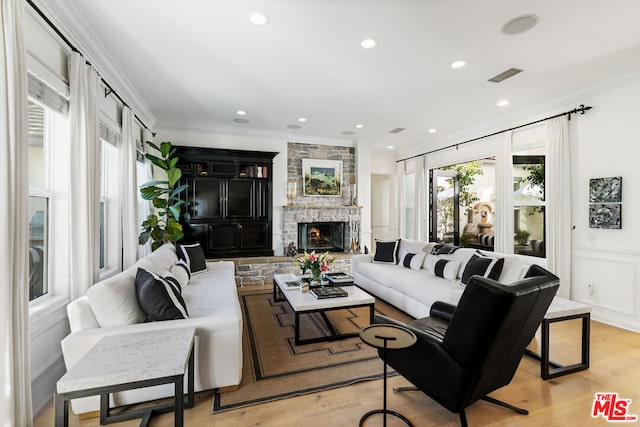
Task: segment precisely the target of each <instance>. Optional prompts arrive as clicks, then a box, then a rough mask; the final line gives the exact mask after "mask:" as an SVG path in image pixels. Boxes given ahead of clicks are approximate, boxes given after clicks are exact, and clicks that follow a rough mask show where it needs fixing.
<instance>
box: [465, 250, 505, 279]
mask: <svg viewBox="0 0 640 427" xmlns="http://www.w3.org/2000/svg"><path fill="white" fill-rule="evenodd" d="M503 266H504V258H491V257H487V256H484V255H482V254H481V253H479V252H478V253H476V254H473V255H472V256H471V258H470V259H469V261H468V262H467V265H466V266H465V267H464V272H463V273H462V278H461V280H460V281H461V282H462V284H464V285H466V284H468V283H469V280H470V279H471V276H476V275H478V276H483V277H488V278H489V279H493V280H498V279H499V278H500V274H501V273H502V267H503Z"/></svg>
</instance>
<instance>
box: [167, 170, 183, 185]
mask: <svg viewBox="0 0 640 427" xmlns="http://www.w3.org/2000/svg"><path fill="white" fill-rule="evenodd" d="M181 177H182V170H181V169H178V168H171V169H169V170H168V171H167V178H169V187H171V188H173V186H174V185H176V183H177V182H178V181H179V180H180V178H181Z"/></svg>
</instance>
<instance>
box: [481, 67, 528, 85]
mask: <svg viewBox="0 0 640 427" xmlns="http://www.w3.org/2000/svg"><path fill="white" fill-rule="evenodd" d="M522 71H523V70H521V69H520V68H509V69H508V70H507V71H503V72H502V73H500V74H498V75H497V76H493V77H491V78H490V79H489V81H490V82H494V83H500V82H502V81H504V80H507V79H508V78H510V77H513V76H515V75H516V74H519V73H521V72H522Z"/></svg>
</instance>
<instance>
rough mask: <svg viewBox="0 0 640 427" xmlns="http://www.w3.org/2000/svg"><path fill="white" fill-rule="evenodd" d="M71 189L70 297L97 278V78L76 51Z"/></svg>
mask: <svg viewBox="0 0 640 427" xmlns="http://www.w3.org/2000/svg"><path fill="white" fill-rule="evenodd" d="M69 68H70V69H69V88H70V101H69V116H70V126H71V156H72V158H71V164H72V170H71V189H70V190H71V191H70V197H69V199H70V200H69V204H70V206H69V219H70V224H71V230H70V233H69V234H70V240H69V246H70V251H69V252H70V264H71V272H70V278H71V298H72V299H75V298H78V297H80V296H82V295H84V294H86V292H87V289H89V287H90V286H91V285H92V284H93V283H95V282H96V281H97V279H98V270H99V264H98V258H99V250H100V244H99V242H100V239H99V229H100V216H99V215H100V211H99V210H100V209H99V207H100V187H99V184H100V167H99V161H98V157H99V156H98V144H99V138H100V122H99V111H100V110H99V104H98V100H99V92H98V88H99V81H100V77H99V76H98V73H97V72H96V70H95V69H94V68H93V67H92V66H91V65H89V64H86V63H85V60H84V58H82V56H80V54H78V53H77V52H72V53H71V64H70V67H69Z"/></svg>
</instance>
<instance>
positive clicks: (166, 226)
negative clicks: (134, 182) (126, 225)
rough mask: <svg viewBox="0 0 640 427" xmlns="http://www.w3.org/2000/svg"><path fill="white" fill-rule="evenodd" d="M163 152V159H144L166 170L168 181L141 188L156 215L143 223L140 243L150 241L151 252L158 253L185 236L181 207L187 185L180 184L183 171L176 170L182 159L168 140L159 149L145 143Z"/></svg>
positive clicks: (150, 182) (148, 184) (150, 157)
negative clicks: (168, 244) (182, 195)
mask: <svg viewBox="0 0 640 427" xmlns="http://www.w3.org/2000/svg"><path fill="white" fill-rule="evenodd" d="M146 143H147V145H149V146H150V147H153V148H154V149H156V150H157V151H158V152H159V153H160V157H158V156H155V155H153V154H149V153H146V154H145V155H144V156H145V157H146V158H147V159H149V160H150V161H151V163H153V164H154V165H156V166H157V167H159V168H160V169H162V170H164V171H165V172H166V174H167V179H166V180H154V181H149V182H147V183H146V184H142V185H141V186H140V194H141V195H142V198H143V199H145V200H151V202H152V204H153V207H154V208H155V212H152V213H151V214H149V216H147V219H146V220H144V221H143V222H142V231H141V232H140V235H139V236H138V243H139V244H141V245H144V244H146V243H147V242H148V241H149V239H151V250H152V251H155V250H156V249H158V248H159V247H160V246H162V245H164V244H165V243H167V242H177V241H178V240H180V239H181V238H182V237H183V236H184V234H183V233H182V225H181V224H180V222H179V221H180V206H181V205H183V204H184V200H182V199H181V198H180V197H179V196H180V193H181V192H182V191H184V190H185V189H186V188H187V185H185V184H183V185H177V184H178V182H179V181H180V178H181V177H182V170H181V169H180V168H178V167H176V165H177V163H178V160H179V158H178V157H177V156H176V149H175V148H174V147H173V144H171V142H168V141H165V142H163V143H161V144H160V146H159V147H158V146H157V145H155V144H154V143H153V142H151V141H147V142H146Z"/></svg>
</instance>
